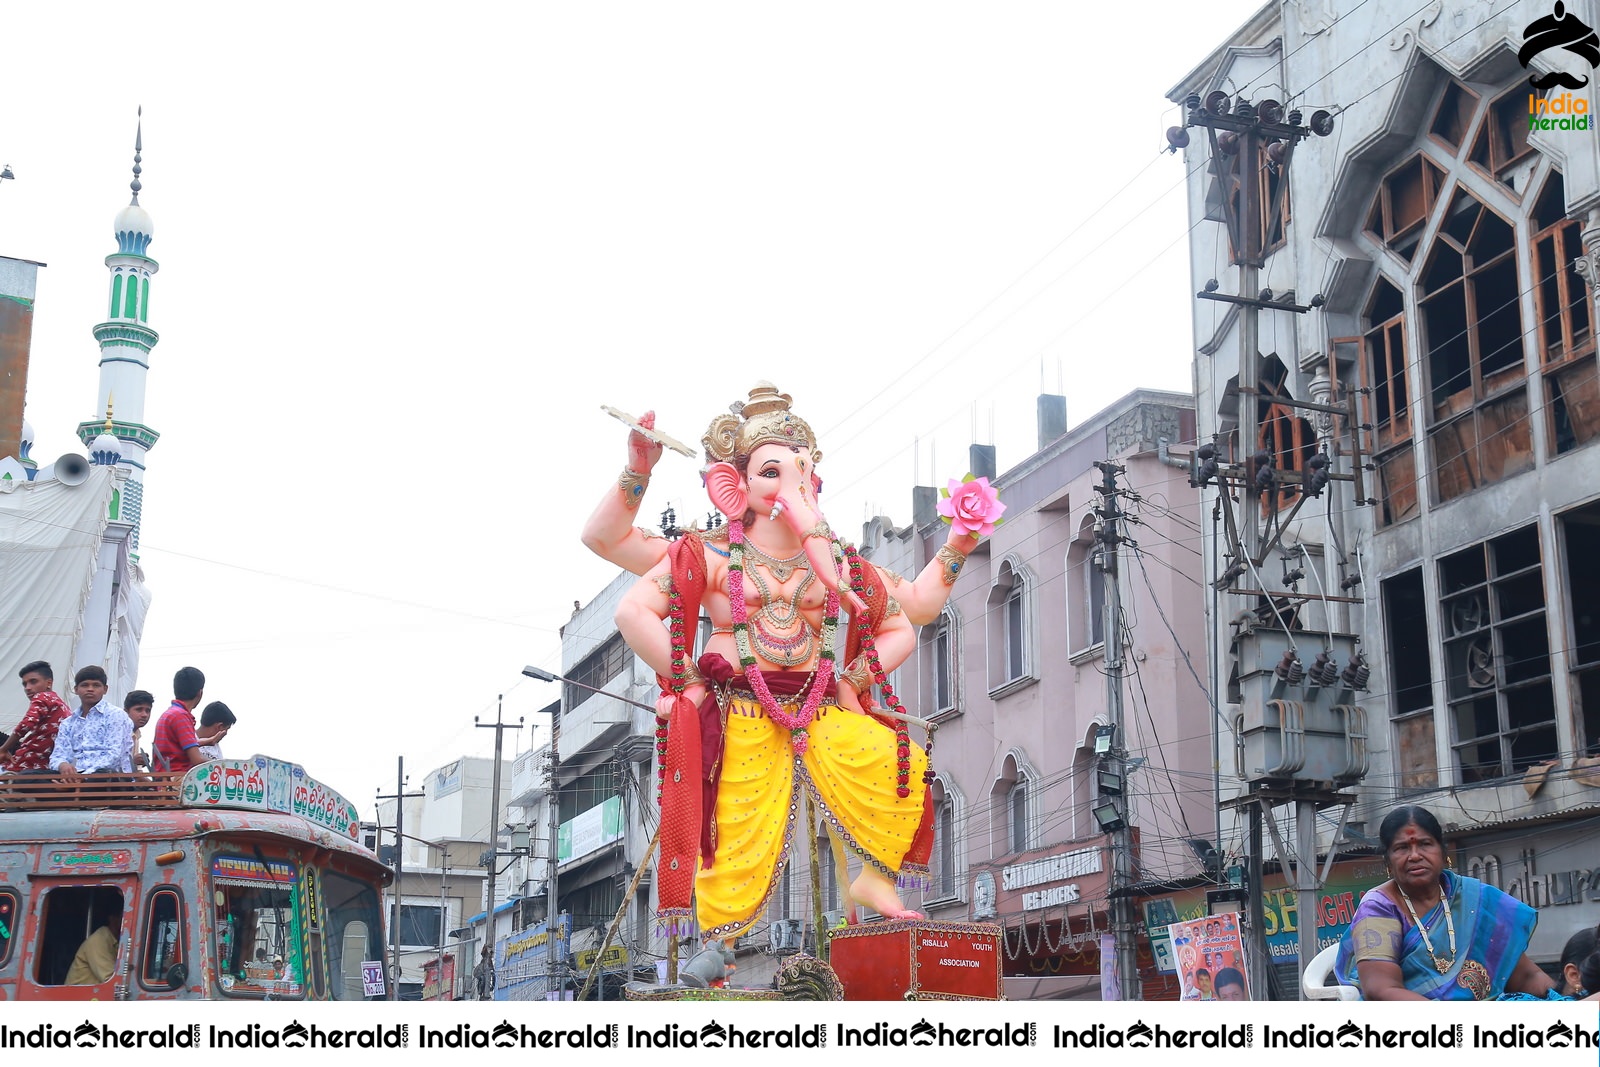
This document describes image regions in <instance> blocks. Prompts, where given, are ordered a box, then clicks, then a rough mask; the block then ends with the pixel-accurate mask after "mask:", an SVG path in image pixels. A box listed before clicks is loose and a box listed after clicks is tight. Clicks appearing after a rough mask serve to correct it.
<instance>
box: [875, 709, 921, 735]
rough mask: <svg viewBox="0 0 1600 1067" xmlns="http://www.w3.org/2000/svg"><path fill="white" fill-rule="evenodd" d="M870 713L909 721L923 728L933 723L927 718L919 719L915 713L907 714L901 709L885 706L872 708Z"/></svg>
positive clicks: (905, 721)
mask: <svg viewBox="0 0 1600 1067" xmlns="http://www.w3.org/2000/svg"><path fill="white" fill-rule="evenodd" d="M872 714H874V715H882V716H883V717H884V718H886V719H899V720H900V721H901V722H904V723H910V724H911V725H913V726H920V727H922V728H923V729H924V730H926V729H927V728H928V727H930V726H932V725H933V723H931V722H929V721H928V720H927V719H919V718H917V717H916V716H915V715H907V714H906V713H905V712H902V711H889V710H887V709H885V708H874V709H873V712H872Z"/></svg>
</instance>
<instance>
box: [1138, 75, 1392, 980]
mask: <svg viewBox="0 0 1600 1067" xmlns="http://www.w3.org/2000/svg"><path fill="white" fill-rule="evenodd" d="M1184 109H1185V118H1184V125H1183V126H1181V127H1179V126H1174V127H1172V128H1171V129H1170V130H1168V131H1167V141H1168V143H1169V144H1170V145H1171V147H1172V149H1173V150H1174V151H1176V150H1178V149H1181V148H1186V147H1188V145H1189V132H1188V131H1189V128H1190V127H1199V128H1201V129H1204V130H1205V131H1206V137H1207V139H1208V142H1209V146H1210V150H1211V152H1210V156H1211V161H1212V166H1213V172H1214V174H1215V176H1216V178H1215V180H1216V181H1218V182H1219V183H1220V184H1221V192H1222V196H1221V206H1222V213H1223V221H1224V223H1225V224H1226V226H1227V231H1228V244H1229V251H1230V258H1231V261H1232V263H1233V264H1234V265H1235V266H1237V267H1238V268H1239V280H1238V289H1237V291H1236V292H1234V293H1225V292H1221V291H1219V290H1220V288H1221V286H1220V283H1219V282H1218V281H1217V279H1215V278H1213V279H1211V280H1209V281H1207V282H1206V283H1205V287H1204V289H1203V291H1201V292H1199V293H1196V294H1195V295H1196V296H1197V297H1198V298H1199V299H1202V300H1214V301H1219V302H1223V303H1228V304H1233V305H1234V306H1235V307H1236V308H1237V309H1238V311H1239V342H1240V347H1239V372H1238V376H1237V377H1236V378H1235V379H1234V381H1235V384H1236V387H1237V404H1238V428H1237V430H1236V431H1235V432H1236V434H1237V437H1236V438H1235V439H1234V441H1233V444H1232V448H1231V449H1230V448H1229V447H1228V444H1229V442H1228V439H1227V437H1226V436H1225V435H1221V434H1219V435H1218V436H1217V437H1216V438H1215V439H1213V440H1212V441H1211V442H1202V443H1201V444H1200V446H1199V447H1198V448H1197V449H1196V450H1195V458H1196V461H1197V463H1196V467H1195V471H1194V474H1193V476H1192V478H1191V483H1190V484H1192V485H1194V486H1195V487H1196V488H1200V489H1204V488H1205V487H1206V486H1207V485H1208V484H1209V483H1210V482H1211V481H1213V480H1215V481H1216V483H1217V486H1218V488H1219V489H1220V490H1221V493H1222V498H1221V500H1220V501H1219V511H1220V513H1221V515H1222V517H1223V518H1224V519H1225V520H1226V528H1227V536H1228V542H1229V543H1228V548H1227V554H1228V556H1229V557H1230V559H1231V562H1230V563H1229V564H1228V566H1227V567H1226V568H1225V569H1223V570H1222V571H1221V573H1220V574H1219V575H1218V576H1217V578H1216V579H1215V580H1214V581H1213V583H1212V586H1213V588H1215V589H1216V590H1218V591H1219V592H1225V593H1229V594H1231V595H1235V596H1242V597H1244V598H1246V603H1247V604H1248V605H1249V608H1248V610H1247V612H1242V613H1240V614H1241V615H1243V616H1246V617H1248V616H1249V615H1251V614H1253V615H1254V616H1255V621H1253V622H1251V623H1250V624H1249V625H1246V626H1242V627H1239V628H1238V629H1237V631H1236V634H1235V638H1234V643H1233V647H1234V652H1233V655H1234V657H1235V667H1236V672H1235V675H1234V676H1235V677H1236V678H1237V679H1238V682H1239V683H1240V689H1241V697H1240V708H1241V713H1242V714H1241V716H1240V720H1239V721H1240V723H1241V724H1242V728H1241V730H1240V734H1241V737H1240V738H1239V739H1238V743H1239V744H1240V745H1241V752H1242V753H1243V757H1244V758H1243V760H1242V763H1243V764H1245V766H1244V769H1243V776H1244V777H1245V779H1246V788H1245V791H1244V792H1242V793H1241V794H1239V795H1238V796H1237V797H1234V798H1233V799H1231V800H1229V801H1225V802H1224V806H1227V807H1233V808H1235V810H1239V811H1243V812H1244V813H1245V814H1246V815H1247V816H1248V819H1249V856H1248V865H1249V866H1248V874H1247V877H1246V881H1247V887H1246V888H1247V892H1248V898H1247V899H1248V904H1247V907H1248V920H1247V927H1248V930H1249V935H1250V939H1249V944H1248V946H1247V947H1248V948H1249V951H1247V952H1246V954H1245V958H1246V964H1247V969H1248V972H1249V978H1250V988H1251V991H1252V994H1253V995H1254V996H1255V997H1257V998H1262V999H1264V998H1266V997H1267V996H1268V992H1269V991H1268V983H1267V965H1268V962H1269V961H1268V956H1267V945H1266V932H1265V909H1264V901H1263V896H1262V880H1263V879H1262V874H1263V872H1262V852H1263V846H1264V842H1263V835H1262V831H1263V828H1265V829H1267V830H1270V831H1271V832H1272V837H1273V842H1274V844H1275V845H1276V846H1277V850H1278V853H1279V859H1280V861H1281V862H1282V865H1283V869H1284V873H1285V875H1287V874H1288V872H1289V865H1290V860H1291V856H1292V857H1293V859H1294V876H1295V882H1294V884H1295V889H1296V892H1297V894H1298V908H1299V918H1300V923H1301V928H1300V946H1299V953H1300V969H1301V970H1302V971H1304V969H1305V967H1306V965H1307V964H1308V963H1309V962H1310V960H1311V957H1312V956H1313V955H1315V953H1316V946H1317V939H1316V912H1315V904H1316V892H1317V887H1318V878H1317V875H1316V859H1317V833H1316V815H1317V811H1318V810H1319V809H1320V808H1322V807H1327V806H1330V805H1333V804H1341V803H1342V804H1345V805H1346V809H1345V810H1346V813H1347V814H1348V811H1349V807H1348V805H1349V803H1351V802H1352V800H1353V797H1352V795H1350V794H1346V793H1343V792H1341V791H1340V787H1341V786H1344V785H1349V784H1353V783H1354V782H1357V781H1359V780H1360V779H1361V778H1362V777H1363V776H1364V775H1365V774H1366V767H1367V759H1366V754H1365V752H1366V750H1365V744H1366V726H1365V711H1364V710H1363V709H1362V708H1360V707H1359V706H1356V705H1355V704H1354V703H1353V700H1352V699H1351V698H1352V694H1353V693H1354V692H1356V691H1358V690H1361V689H1365V687H1366V668H1365V666H1364V661H1363V660H1362V658H1361V655H1360V653H1359V652H1357V651H1356V649H1355V644H1356V642H1357V641H1358V638H1356V637H1355V636H1354V635H1347V634H1337V633H1335V632H1334V631H1333V630H1332V628H1331V627H1332V623H1331V621H1329V622H1328V628H1327V629H1325V630H1324V631H1321V633H1322V635H1323V636H1322V637H1320V638H1319V637H1318V635H1317V633H1316V632H1312V631H1305V630H1302V629H1301V626H1300V623H1299V621H1298V610H1299V607H1300V606H1302V605H1303V604H1304V603H1305V602H1306V601H1307V600H1308V599H1310V598H1309V597H1305V596H1301V595H1300V594H1299V593H1298V592H1297V591H1296V590H1295V589H1294V587H1293V581H1286V582H1285V583H1283V584H1286V585H1289V586H1290V587H1291V588H1290V589H1289V590H1286V591H1277V590H1273V589H1270V588H1268V584H1267V582H1266V579H1264V578H1263V577H1262V575H1261V568H1262V567H1263V565H1264V564H1265V563H1266V560H1267V558H1268V556H1270V555H1271V553H1272V551H1273V549H1274V548H1276V547H1277V545H1278V544H1279V542H1280V541H1281V540H1282V539H1283V537H1284V533H1285V531H1286V529H1287V528H1288V526H1289V525H1290V524H1291V523H1293V522H1294V520H1295V517H1296V516H1297V515H1298V514H1299V511H1300V508H1301V507H1302V506H1303V505H1304V504H1305V502H1306V501H1307V500H1308V499H1312V498H1316V497H1320V496H1321V494H1322V491H1323V487H1324V486H1325V485H1326V484H1327V482H1328V481H1329V480H1330V479H1335V480H1340V481H1346V480H1348V481H1352V482H1354V484H1355V496H1356V502H1357V503H1358V504H1360V503H1376V501H1368V500H1366V499H1365V493H1364V492H1363V490H1362V481H1361V472H1362V469H1363V464H1362V459H1361V438H1360V433H1359V427H1360V422H1359V420H1358V418H1357V413H1356V403H1355V396H1354V394H1353V393H1351V394H1349V395H1348V397H1347V398H1346V404H1345V405H1344V406H1343V407H1337V406H1333V405H1330V404H1325V403H1321V402H1313V401H1303V400H1299V399H1296V398H1295V397H1293V396H1292V395H1291V390H1290V389H1289V388H1287V387H1286V385H1285V387H1282V388H1274V387H1273V386H1272V385H1271V384H1270V383H1263V381H1262V373H1261V352H1260V316H1261V313H1262V312H1263V311H1266V312H1274V313H1289V314H1294V315H1304V314H1306V313H1307V312H1309V311H1311V310H1313V309H1316V308H1320V307H1322V306H1323V302H1324V301H1323V297H1322V296H1321V295H1320V294H1318V295H1317V296H1314V297H1312V298H1311V299H1310V300H1309V301H1307V303H1305V304H1303V305H1302V304H1300V303H1299V299H1298V297H1297V296H1296V295H1295V294H1294V292H1293V290H1290V291H1289V292H1288V293H1274V292H1273V291H1272V290H1271V289H1270V288H1265V287H1262V286H1261V284H1260V279H1261V276H1260V271H1261V268H1263V267H1264V266H1266V259H1267V256H1268V255H1269V254H1270V253H1271V252H1272V251H1273V250H1274V248H1275V246H1277V245H1278V244H1279V243H1280V242H1283V241H1284V238H1285V236H1286V227H1287V224H1288V220H1287V212H1286V207H1287V204H1288V190H1289V174H1290V164H1291V161H1292V160H1293V158H1294V151H1295V146H1296V145H1298V144H1300V143H1301V142H1303V141H1304V140H1306V139H1307V138H1308V137H1311V136H1312V135H1315V136H1317V137H1327V136H1328V135H1329V134H1331V133H1332V132H1333V113H1332V112H1331V111H1328V110H1323V109H1319V110H1317V111H1315V112H1313V113H1312V115H1311V118H1310V121H1309V122H1302V113H1301V112H1300V110H1299V109H1297V108H1291V109H1289V110H1287V111H1286V110H1285V107H1284V105H1283V103H1281V102H1279V101H1277V100H1272V99H1260V100H1255V101H1251V100H1249V99H1247V98H1246V97H1244V96H1243V95H1240V96H1238V97H1237V98H1236V99H1231V98H1230V97H1229V95H1228V93H1227V92H1225V91H1223V90H1220V89H1218V90H1214V91H1212V92H1210V93H1208V94H1207V95H1206V96H1205V97H1204V98H1203V99H1202V97H1201V96H1200V94H1199V93H1198V92H1195V93H1191V94H1189V96H1188V97H1187V98H1186V99H1185V100H1184ZM1330 358H1331V357H1330ZM1291 365H1292V364H1291ZM1313 395H1315V393H1314V394H1313ZM1269 405H1270V406H1269ZM1279 409H1285V410H1292V411H1293V412H1294V413H1295V415H1294V417H1297V418H1298V417H1299V414H1298V413H1299V412H1305V411H1310V412H1316V413H1318V414H1320V415H1321V416H1325V417H1328V416H1341V417H1343V418H1344V419H1345V420H1346V422H1345V425H1346V426H1347V427H1348V428H1349V430H1350V454H1351V463H1350V473H1349V474H1339V473H1335V470H1334V460H1335V459H1336V458H1337V453H1335V454H1334V455H1329V454H1327V453H1319V454H1315V455H1312V456H1309V457H1305V456H1300V455H1295V454H1294V453H1293V449H1292V447H1291V446H1287V445H1286V444H1285V442H1284V441H1283V439H1282V438H1281V436H1279V435H1277V434H1274V433H1272V432H1263V427H1262V425H1261V416H1262V414H1264V413H1268V414H1270V415H1271V417H1274V418H1276V417H1278V416H1277V415H1276V414H1272V413H1274V412H1275V411H1277V410H1279ZM1280 466H1281V467H1282V468H1283V469H1280ZM1290 497H1292V499H1293V500H1294V504H1293V507H1292V509H1291V510H1289V511H1288V513H1287V514H1283V515H1280V514H1279V507H1280V505H1281V504H1282V503H1283V502H1284V501H1285V500H1286V499H1288V498H1290ZM1235 507H1236V508H1237V516H1235ZM1263 517H1265V518H1266V525H1265V527H1264V528H1263V526H1262V519H1263ZM1294 573H1296V574H1298V572H1294ZM1318 599H1320V600H1321V601H1322V602H1323V607H1324V609H1325V610H1326V609H1327V607H1328V605H1329V604H1330V603H1333V602H1341V601H1342V602H1346V603H1359V602H1360V601H1358V600H1353V599H1352V598H1347V597H1338V596H1328V595H1327V593H1326V591H1323V594H1322V595H1321V596H1320V597H1319V598H1318ZM1286 613H1287V614H1286ZM1227 614H1230V615H1231V614H1232V612H1229V613H1227ZM1330 619H1331V616H1330ZM1297 634H1298V635H1299V636H1298V638H1297ZM1298 640H1304V641H1307V642H1308V643H1309V642H1310V641H1312V640H1317V641H1318V643H1319V644H1321V646H1322V652H1321V654H1320V655H1319V656H1318V657H1317V660H1316V662H1315V663H1314V664H1312V665H1310V667H1309V669H1308V667H1307V665H1306V664H1304V663H1302V662H1301V660H1300V653H1299V649H1298V646H1297V641H1298ZM1280 652H1281V661H1280V662H1279V663H1278V665H1277V666H1276V667H1275V668H1274V667H1270V666H1266V667H1264V666H1263V664H1265V663H1266V662H1267V660H1270V659H1272V658H1274V657H1276V656H1278V655H1279V653H1280ZM1335 653H1338V654H1340V655H1343V656H1346V657H1347V659H1348V663H1349V666H1348V667H1347V668H1346V671H1345V672H1344V674H1340V672H1339V671H1338V669H1337V667H1336V666H1334V665H1333V655H1334V654H1335ZM1335 682H1342V683H1343V685H1342V687H1339V688H1337V690H1336V691H1335ZM1269 704H1271V705H1272V706H1273V707H1274V708H1276V709H1288V711H1287V715H1288V716H1289V717H1288V718H1286V717H1285V713H1284V712H1283V711H1281V710H1280V711H1271V710H1269V708H1268V706H1267V705H1269ZM1319 704H1320V705H1321V707H1320V708H1319V707H1318V705H1319ZM1296 717H1298V718H1299V719H1303V720H1304V721H1306V722H1311V723H1314V724H1315V727H1316V728H1315V729H1314V730H1311V731H1307V730H1306V729H1305V728H1304V727H1291V725H1290V720H1291V719H1293V718H1296ZM1330 722H1331V723H1336V724H1337V726H1334V725H1330ZM1213 729H1216V725H1215V724H1213ZM1336 730H1337V731H1339V732H1342V734H1343V736H1342V737H1340V736H1339V733H1338V732H1336ZM1318 734H1327V735H1329V737H1328V738H1327V739H1324V738H1322V737H1319V736H1317V735H1318ZM1302 735H1303V736H1302ZM1324 744H1326V745H1328V746H1331V748H1330V750H1329V751H1324V750H1323V747H1322V746H1323V745H1324ZM1288 746H1292V751H1293V752H1294V753H1295V754H1294V755H1293V756H1290V757H1285V756H1283V755H1282V753H1283V752H1284V751H1286V750H1288ZM1285 804H1293V805H1294V806H1295V809H1296V828H1297V830H1298V841H1297V844H1296V848H1295V850H1294V851H1293V853H1291V851H1290V849H1289V848H1288V847H1287V844H1286V842H1285V840H1284V836H1283V834H1282V833H1281V832H1280V831H1279V828H1278V825H1277V819H1276V816H1275V815H1274V814H1273V809H1274V808H1275V807H1277V806H1280V805H1285ZM1341 826H1342V821H1341ZM1331 852H1332V850H1331V849H1330V857H1329V862H1330V863H1331V861H1332V857H1331Z"/></svg>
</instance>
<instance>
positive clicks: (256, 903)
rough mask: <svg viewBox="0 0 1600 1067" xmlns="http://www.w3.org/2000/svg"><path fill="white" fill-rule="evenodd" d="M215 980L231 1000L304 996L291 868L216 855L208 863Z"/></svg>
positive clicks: (274, 862)
mask: <svg viewBox="0 0 1600 1067" xmlns="http://www.w3.org/2000/svg"><path fill="white" fill-rule="evenodd" d="M211 881H212V885H213V886H215V887H216V888H215V891H214V894H213V900H214V902H215V905H216V914H215V917H214V919H215V921H214V923H213V925H214V927H215V929H216V932H217V967H218V971H219V974H218V978H217V982H218V984H219V985H220V986H221V987H222V991H223V992H224V993H227V994H230V995H232V996H246V997H261V998H285V997H287V998H294V999H299V998H300V997H301V996H303V995H304V993H305V985H304V983H303V982H302V980H301V975H302V974H303V973H304V971H303V968H302V966H301V958H300V945H301V938H300V931H299V924H300V914H299V909H298V908H297V907H296V901H295V897H296V891H295V889H296V886H297V885H298V879H297V878H296V873H295V867H294V864H292V863H289V862H287V861H285V860H272V859H266V858H265V857H262V858H261V859H246V858H244V857H241V856H218V857H216V858H215V859H214V860H213V861H212V871H211Z"/></svg>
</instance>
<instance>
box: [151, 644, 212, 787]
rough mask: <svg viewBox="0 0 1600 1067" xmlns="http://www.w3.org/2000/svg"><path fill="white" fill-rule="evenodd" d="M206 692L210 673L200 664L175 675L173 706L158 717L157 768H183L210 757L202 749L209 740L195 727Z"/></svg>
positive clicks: (202, 761)
mask: <svg viewBox="0 0 1600 1067" xmlns="http://www.w3.org/2000/svg"><path fill="white" fill-rule="evenodd" d="M205 692H206V676H205V673H204V672H203V671H201V670H200V668H199V667H184V668H182V669H180V670H179V671H178V673H177V674H175V675H173V676H172V706H171V707H169V708H168V709H167V710H166V711H163V712H162V713H161V718H159V719H157V720H156V738H155V750H156V765H155V769H156V770H158V771H172V770H180V771H181V770H186V769H187V768H189V767H193V766H196V765H198V764H201V763H204V762H205V761H206V758H205V756H204V755H202V754H201V752H200V746H201V745H202V744H205V743H206V741H202V740H201V739H200V738H199V737H197V736H196V735H195V731H194V709H195V708H197V707H199V705H200V700H201V698H202V697H204V696H205ZM206 740H207V741H209V740H211V739H210V738H207V739H206Z"/></svg>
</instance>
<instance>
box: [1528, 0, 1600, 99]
mask: <svg viewBox="0 0 1600 1067" xmlns="http://www.w3.org/2000/svg"><path fill="white" fill-rule="evenodd" d="M1552 48H1564V49H1566V50H1567V51H1568V52H1571V53H1572V54H1573V55H1575V56H1577V57H1578V58H1580V59H1582V60H1583V61H1584V62H1585V63H1587V64H1589V69H1590V70H1593V69H1594V68H1595V67H1600V37H1597V36H1596V35H1595V32H1594V30H1593V29H1592V28H1591V27H1589V26H1587V25H1585V24H1584V21H1583V20H1582V19H1580V18H1579V17H1578V16H1577V15H1574V14H1571V13H1570V12H1568V11H1567V6H1566V4H1564V3H1562V2H1561V0H1556V6H1555V10H1554V11H1553V12H1552V13H1551V14H1549V15H1545V16H1544V17H1543V18H1537V19H1534V20H1533V21H1532V22H1530V23H1529V24H1528V26H1527V28H1526V29H1524V30H1523V31H1522V48H1521V50H1520V51H1518V52H1517V62H1519V63H1521V64H1522V65H1523V67H1527V65H1528V61H1529V60H1531V59H1533V57H1534V56H1537V55H1539V54H1540V53H1541V52H1546V51H1549V50H1550V49H1552ZM1528 83H1529V84H1530V85H1532V86H1533V87H1534V88H1535V89H1539V90H1544V89H1549V88H1552V87H1554V86H1560V87H1562V88H1564V89H1582V88H1583V87H1584V86H1585V85H1588V84H1589V79H1588V78H1587V77H1579V76H1578V75H1576V74H1568V73H1567V72H1566V71H1561V70H1553V71H1551V72H1550V73H1549V74H1542V75H1541V74H1534V75H1532V76H1530V77H1529V78H1528Z"/></svg>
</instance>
